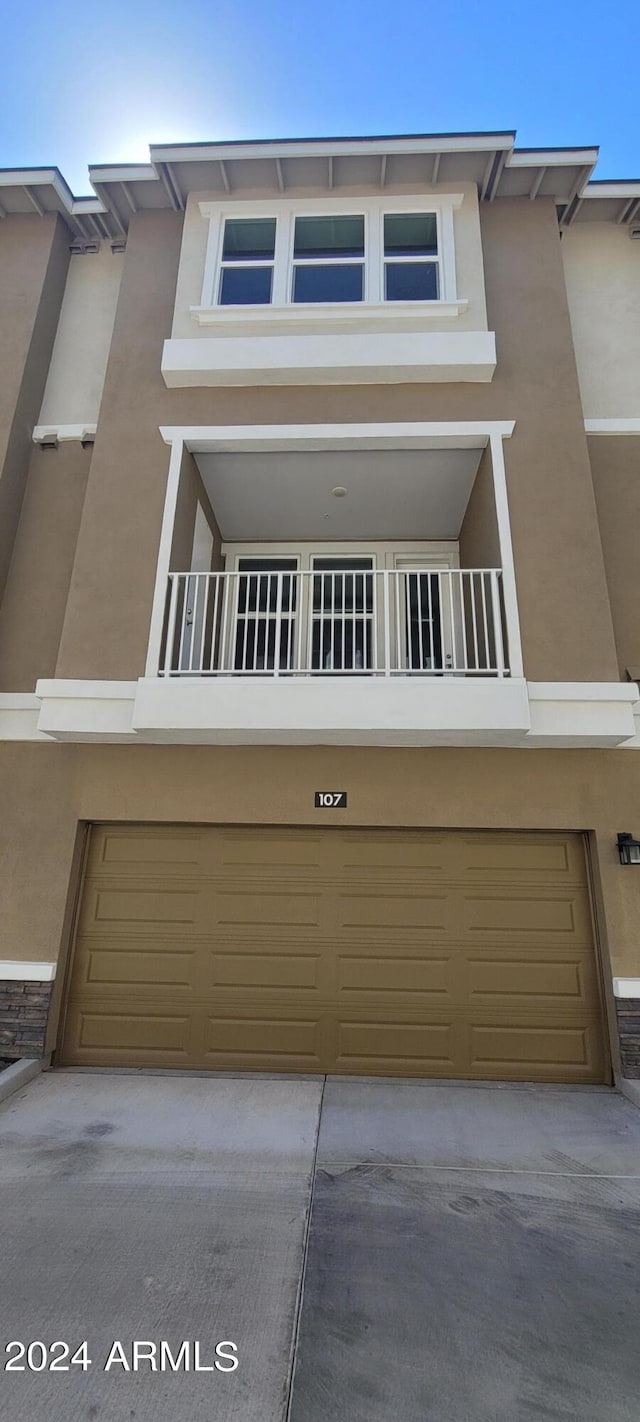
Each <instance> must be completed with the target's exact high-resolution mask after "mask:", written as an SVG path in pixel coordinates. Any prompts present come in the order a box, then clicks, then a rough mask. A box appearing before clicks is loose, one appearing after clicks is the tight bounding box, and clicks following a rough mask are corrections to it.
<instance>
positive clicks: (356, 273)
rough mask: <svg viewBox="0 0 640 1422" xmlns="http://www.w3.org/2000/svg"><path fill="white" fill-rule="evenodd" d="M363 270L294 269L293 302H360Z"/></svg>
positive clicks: (354, 266) (332, 268) (329, 268)
mask: <svg viewBox="0 0 640 1422" xmlns="http://www.w3.org/2000/svg"><path fill="white" fill-rule="evenodd" d="M362 273H363V268H362V267H361V266H358V265H357V264H356V263H355V262H354V264H353V266H346V267H340V266H338V265H337V264H336V265H335V266H326V267H311V266H309V267H306V266H303V267H295V268H294V275H293V299H294V301H362Z"/></svg>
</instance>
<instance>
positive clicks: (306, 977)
mask: <svg viewBox="0 0 640 1422" xmlns="http://www.w3.org/2000/svg"><path fill="white" fill-rule="evenodd" d="M63 1060H64V1061H65V1063H67V1064H73V1063H75V1064H86V1065H89V1064H93V1065H113V1066H126V1065H139V1066H159V1067H182V1068H184V1067H189V1068H201V1069H209V1070H211V1069H214V1070H216V1069H218V1070H233V1069H241V1070H253V1071H296V1072H300V1071H309V1072H325V1071H326V1072H355V1073H358V1074H360V1075H369V1074H374V1073H375V1074H383V1075H393V1076H434V1077H449V1076H451V1077H469V1078H473V1077H475V1078H481V1079H482V1078H484V1079H486V1078H494V1079H499V1078H504V1079H512V1080H538V1081H569V1082H589V1081H602V1079H603V1076H604V1074H605V1061H604V1051H603V1033H602V1023H601V1013H600V1006H599V992H598V982H597V972H596V960H595V953H594V947H593V933H592V926H591V916H590V910H589V898H588V892H587V880H586V871H585V860H584V851H583V845H582V840H581V838H580V836H578V835H575V836H571V835H547V834H484V833H483V834H478V833H463V832H460V833H451V832H443V833H437V832H425V831H420V830H384V831H382V830H380V831H377V830H359V829H351V830H340V829H333V828H331V829H318V830H315V829H289V828H285V829H278V828H263V827H256V828H238V827H225V828H211V827H207V828H200V827H195V826H194V827H192V828H185V827H166V826H163V827H157V826H151V825H133V826H126V827H122V826H115V825H104V826H99V827H96V828H94V830H93V832H92V839H91V848H90V854H89V860H88V868H87V874H86V879H85V885H84V893H83V899H82V905H81V912H80V918H79V927H78V934H77V943H76V949H75V955H74V963H73V969H72V976H71V984H70V994H69V1000H68V1010H67V1013H66V1023H65V1030H64V1045H63Z"/></svg>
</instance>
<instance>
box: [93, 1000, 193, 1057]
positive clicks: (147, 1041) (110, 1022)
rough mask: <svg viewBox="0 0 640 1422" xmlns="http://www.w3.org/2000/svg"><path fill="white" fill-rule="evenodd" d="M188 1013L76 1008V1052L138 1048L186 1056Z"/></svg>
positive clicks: (114, 1051)
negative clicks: (95, 1049) (92, 1010)
mask: <svg viewBox="0 0 640 1422" xmlns="http://www.w3.org/2000/svg"><path fill="white" fill-rule="evenodd" d="M188 1037H189V1016H188V1014H187V1013H182V1014H180V1013H167V1012H164V1013H160V1012H148V1013H144V1012H132V1011H131V1010H129V1011H124V1010H123V1011H121V1012H104V1011H103V1012H91V1011H86V1010H85V1011H83V1010H80V1009H78V1010H77V1044H78V1049H79V1051H81V1052H82V1051H85V1052H86V1051H89V1050H92V1049H94V1048H97V1049H98V1050H100V1049H104V1050H105V1051H109V1052H113V1053H114V1055H116V1056H117V1054H118V1053H119V1052H120V1053H121V1052H123V1051H127V1052H128V1051H131V1050H140V1051H145V1052H149V1051H154V1052H159V1053H164V1052H173V1053H176V1052H180V1053H181V1054H182V1055H183V1056H184V1057H186V1055H187V1046H188Z"/></svg>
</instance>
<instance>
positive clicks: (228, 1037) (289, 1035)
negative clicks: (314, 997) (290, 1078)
mask: <svg viewBox="0 0 640 1422" xmlns="http://www.w3.org/2000/svg"><path fill="white" fill-rule="evenodd" d="M204 1055H205V1057H206V1059H207V1063H208V1065H210V1066H211V1067H212V1068H213V1069H215V1068H216V1067H217V1066H220V1067H221V1068H222V1069H224V1068H225V1067H226V1068H228V1067H232V1066H233V1065H234V1064H236V1065H238V1066H242V1065H244V1066H245V1068H247V1067H248V1068H249V1070H254V1071H299V1070H305V1069H307V1070H314V1071H316V1070H319V1069H320V1062H321V1051H320V1024H319V1022H318V1019H317V1018H316V1017H315V1016H306V1017H305V1016H298V1017H296V1016H295V1015H293V1016H285V1015H284V1014H278V1016H277V1017H265V1016H264V1015H263V1014H262V1013H261V1012H260V1010H258V1011H257V1012H255V1013H250V1012H248V1013H244V1014H240V1013H236V1014H234V1015H229V1016H227V1015H224V1016H223V1015H216V1016H214V1015H211V1016H209V1017H207V1018H206V1019H205V1047H204Z"/></svg>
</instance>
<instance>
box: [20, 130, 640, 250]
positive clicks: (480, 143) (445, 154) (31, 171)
mask: <svg viewBox="0 0 640 1422" xmlns="http://www.w3.org/2000/svg"><path fill="white" fill-rule="evenodd" d="M515 137H516V135H515V133H514V132H512V131H506V132H492V133H439V134H438V133H436V134H409V135H397V134H396V135H387V136H377V137H369V138H357V137H351V138H308V139H302V138H293V139H273V140H271V139H260V140H256V141H252V142H245V141H244V140H239V141H229V142H224V143H177V144H153V145H151V147H150V150H149V153H150V159H151V161H150V162H149V163H126V164H97V165H94V166H92V167H90V169H89V176H90V179H91V184H92V187H93V190H94V194H95V195H94V196H92V197H81V198H75V197H74V196H73V194H72V193H71V191H70V189H69V188H68V186H67V184H66V183H65V181H64V179H63V177H62V175H61V173H60V172H59V170H58V169H57V168H38V169H36V168H24V169H5V170H4V171H0V216H3V215H9V214H11V213H27V212H33V211H36V212H40V213H46V212H59V213H60V214H61V216H62V217H64V219H65V220H66V221H67V223H68V226H69V228H70V230H71V232H72V235H73V236H74V237H75V238H76V240H78V241H80V242H84V243H90V242H92V241H94V242H95V241H97V240H101V239H104V238H110V239H111V240H112V241H116V242H117V241H123V240H124V238H125V237H126V233H127V230H128V226H129V222H130V219H131V217H132V215H133V214H134V213H137V212H139V211H153V210H158V209H164V210H173V211H180V210H182V209H183V208H184V207H185V205H186V200H187V197H188V195H189V193H190V192H194V191H195V192H208V193H213V194H220V196H221V197H228V196H229V195H237V196H238V197H243V196H248V195H250V194H255V193H256V192H259V193H260V195H261V196H263V197H268V196H269V195H270V194H274V195H277V194H278V193H285V192H288V193H292V194H295V193H299V194H301V195H302V194H309V193H316V194H317V193H321V192H330V191H338V192H339V191H343V192H346V191H353V192H356V191H371V189H372V188H373V189H374V190H384V189H391V190H393V189H394V188H395V189H396V190H398V191H400V190H404V191H407V189H408V188H413V189H414V190H415V191H417V192H421V191H425V190H428V189H429V188H431V187H433V186H434V185H435V184H436V183H458V182H462V181H467V182H472V183H475V184H476V186H477V188H478V193H479V196H480V198H481V200H482V201H485V202H492V201H493V200H494V199H495V198H497V197H500V198H504V197H529V198H530V199H532V200H534V199H535V198H537V197H547V198H552V199H553V200H554V202H555V203H556V206H557V209H558V217H559V221H560V224H561V226H569V225H570V224H571V223H572V222H573V221H575V220H576V218H577V219H578V220H580V221H584V220H585V219H587V220H588V219H589V218H596V217H597V218H598V219H599V220H605V221H616V222H624V223H627V222H631V221H634V220H635V218H636V217H637V215H638V211H639V210H640V207H639V203H640V181H638V182H635V181H634V182H630V183H605V182H591V181H590V178H591V175H592V173H593V170H594V168H595V165H596V162H597V159H598V149H597V148H594V147H589V148H536V149H533V148H516V147H515ZM594 199H598V203H597V206H596V204H595V203H594V201H593V200H594ZM585 203H587V204H588V206H587V207H586V209H585Z"/></svg>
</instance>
